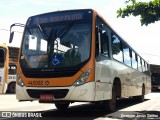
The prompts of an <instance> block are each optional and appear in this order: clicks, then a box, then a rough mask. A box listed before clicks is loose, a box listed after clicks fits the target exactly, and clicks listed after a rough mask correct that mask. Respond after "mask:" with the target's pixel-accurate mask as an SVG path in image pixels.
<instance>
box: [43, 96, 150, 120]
mask: <svg viewBox="0 0 160 120" xmlns="http://www.w3.org/2000/svg"><path fill="white" fill-rule="evenodd" d="M147 100H148V99H145V101H147ZM137 104H139V103H138V102H137V101H134V100H133V99H121V100H118V101H117V107H116V111H115V112H113V113H111V112H107V111H104V109H103V104H93V103H88V104H82V105H76V106H70V107H69V109H68V110H66V111H58V110H56V109H51V110H49V111H41V113H42V116H43V117H47V118H50V117H52V119H56V120H57V119H61V120H62V119H65V120H66V119H68V120H75V118H76V120H77V119H82V117H83V120H85V119H87V120H93V119H96V118H99V117H101V118H102V119H103V118H106V117H107V118H114V119H121V115H120V114H122V113H120V112H119V110H121V109H124V108H127V107H130V106H133V105H137Z"/></svg>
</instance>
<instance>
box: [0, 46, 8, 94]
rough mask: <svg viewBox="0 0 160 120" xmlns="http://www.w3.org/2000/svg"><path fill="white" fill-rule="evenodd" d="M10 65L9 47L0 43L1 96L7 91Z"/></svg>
mask: <svg viewBox="0 0 160 120" xmlns="http://www.w3.org/2000/svg"><path fill="white" fill-rule="evenodd" d="M8 64H9V51H8V47H7V46H6V45H5V44H2V43H0V94H2V93H6V90H7V77H8Z"/></svg>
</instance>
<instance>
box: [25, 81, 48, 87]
mask: <svg viewBox="0 0 160 120" xmlns="http://www.w3.org/2000/svg"><path fill="white" fill-rule="evenodd" d="M28 85H31V86H46V85H49V81H41V80H40V81H31V80H30V81H28Z"/></svg>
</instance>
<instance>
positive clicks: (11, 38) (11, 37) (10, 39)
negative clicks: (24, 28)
mask: <svg viewBox="0 0 160 120" xmlns="http://www.w3.org/2000/svg"><path fill="white" fill-rule="evenodd" d="M13 36H14V32H11V34H10V36H9V43H12V40H13Z"/></svg>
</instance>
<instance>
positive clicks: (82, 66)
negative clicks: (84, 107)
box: [10, 9, 151, 111]
mask: <svg viewBox="0 0 160 120" xmlns="http://www.w3.org/2000/svg"><path fill="white" fill-rule="evenodd" d="M12 27H13V26H12ZM11 29H12V28H11ZM13 33H14V32H12V30H11V38H13ZM10 42H12V39H10ZM149 92H151V79H150V70H149V64H148V63H147V61H146V60H144V59H143V58H142V57H141V56H140V55H139V54H138V53H137V52H136V51H135V50H134V49H133V48H132V47H131V46H130V45H129V44H128V43H127V42H126V41H124V40H123V38H122V37H120V36H119V35H118V33H117V32H116V31H115V30H113V28H112V27H111V26H110V25H109V24H108V23H107V21H106V20H105V19H104V18H103V17H102V16H101V15H100V14H98V12H96V11H95V10H92V9H79V10H64V11H55V12H49V13H44V14H40V15H35V16H31V17H29V18H28V20H27V22H26V24H25V26H24V32H23V37H22V43H21V48H20V53H19V59H18V65H17V81H16V98H17V99H18V100H19V101H33V100H38V101H39V103H54V104H55V106H56V108H57V109H58V110H65V109H67V108H68V107H69V105H70V104H71V103H73V102H91V103H99V104H103V106H104V110H108V111H115V110H116V101H117V99H119V98H126V97H127V98H133V99H135V100H137V101H140V102H142V101H144V97H145V95H146V94H148V93H149Z"/></svg>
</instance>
